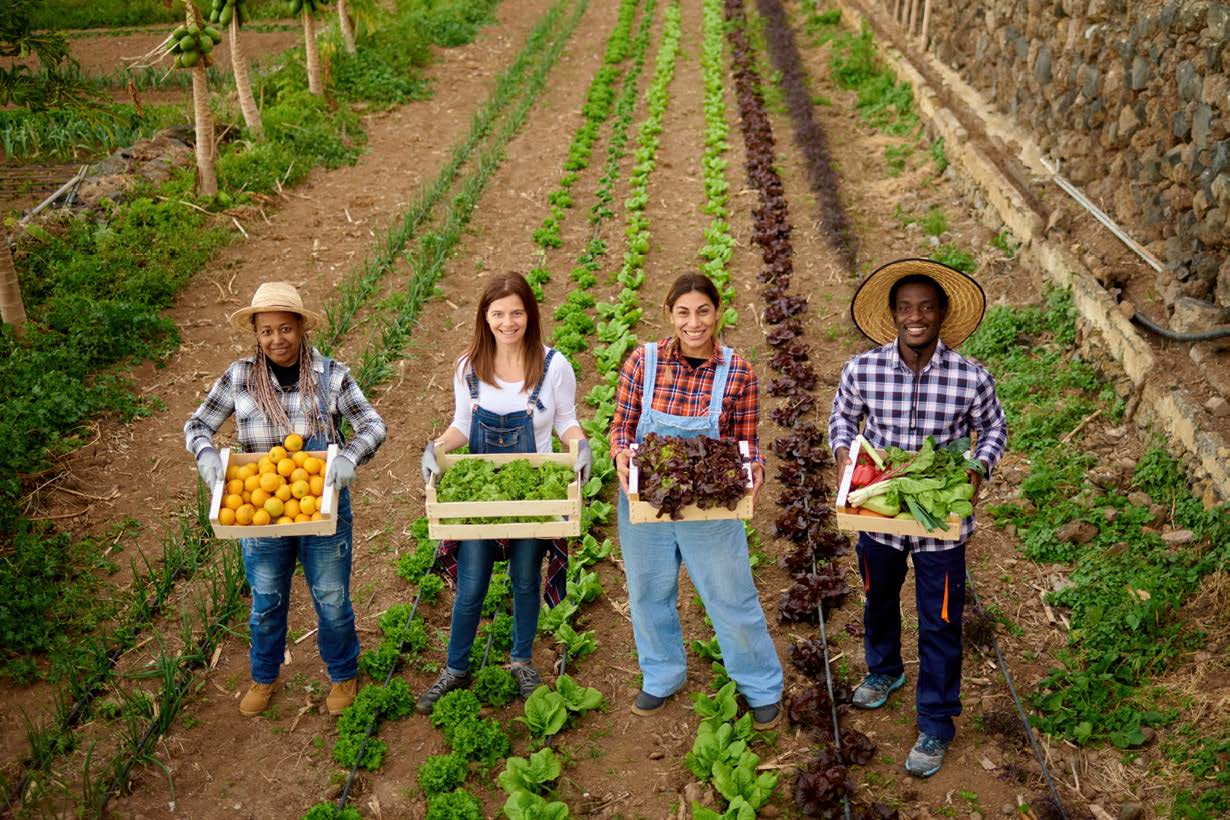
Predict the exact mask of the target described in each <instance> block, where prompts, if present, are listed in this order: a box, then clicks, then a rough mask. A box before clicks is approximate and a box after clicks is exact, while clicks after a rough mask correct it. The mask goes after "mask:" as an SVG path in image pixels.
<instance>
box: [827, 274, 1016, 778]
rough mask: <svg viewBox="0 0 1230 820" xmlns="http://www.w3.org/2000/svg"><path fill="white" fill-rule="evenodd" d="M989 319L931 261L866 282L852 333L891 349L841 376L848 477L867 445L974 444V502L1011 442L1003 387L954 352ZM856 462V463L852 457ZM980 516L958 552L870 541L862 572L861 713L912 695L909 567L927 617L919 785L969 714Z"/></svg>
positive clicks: (838, 441)
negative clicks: (966, 622) (965, 707)
mask: <svg viewBox="0 0 1230 820" xmlns="http://www.w3.org/2000/svg"><path fill="white" fill-rule="evenodd" d="M985 310H986V297H985V295H984V294H983V292H982V288H981V286H979V284H978V283H977V282H976V281H974V279H972V278H971V277H969V276H967V275H965V274H964V273H961V272H960V271H957V270H954V269H952V268H950V267H948V266H946V265H942V264H940V263H938V262H933V261H931V260H927V259H902V260H899V261H896V262H891V263H889V264H887V265H884V266H883V267H881V268H880V269H878V270H876V271H875V272H873V273H872V274H871V275H870V276H868V277H867V278H866V279H865V280H864V281H863V283H862V284H861V285H860V286H859V289H858V290H857V291H856V292H855V294H854V300H853V303H852V304H851V308H850V312H851V315H852V316H853V319H854V324H855V325H856V326H857V327H858V329H859V330H861V331H862V332H863V334H864V335H865V336H867V337H868V338H869V339H871V340H872V341H874V342H876V343H878V344H879V345H881V346H880V347H876V348H874V349H872V350H869V351H867V352H866V353H862V354H859V355H858V356H855V357H854V358H853V359H851V360H850V361H849V362H848V363H847V364H846V366H845V368H844V369H843V370H842V372H841V381H840V383H839V385H838V388H837V395H836V397H834V399H833V412H832V415H831V416H830V417H829V444H830V446H831V447H832V448H833V455H834V457H835V458H836V460H837V474H838V475H841V474H842V472H843V471H844V470H845V467H846V465H847V464H849V462H850V459H851V453H850V446H851V444H852V443H853V441H854V439H855V437H856V436H857V435H858V433H859V426H860V424H862V425H863V429H862V434H863V436H864V437H865V438H866V439H867V441H869V442H870V443H871V445H872V446H873V447H878V448H883V447H889V446H892V447H899V448H901V449H903V450H907V451H910V452H916V451H918V450H919V449H921V448H922V446H923V442H924V441H925V440H926V438H927V437H928V436H934V437H935V443H936V446H942V445H944V444H947V443H948V442H951V441H954V440H956V439H960V438H965V437H968V436H970V434H971V433H976V434H977V436H978V438H977V443H976V444H975V446H974V458H975V459H976V460H977V461H979V462H980V463H981V466H982V468H983V471H982V473H978V472H973V471H971V473H970V478H971V480H972V482H973V484H974V498H975V500H976V499H977V493H978V487H979V485H980V484H981V482H982V480H983V476H984V475H990V472H991V470H992V469H994V467H995V465H996V463H997V462H998V461H999V459H1000V456H1001V455H1003V452H1004V447H1005V446H1006V445H1007V442H1008V429H1007V426H1006V424H1005V422H1004V411H1003V409H1002V408H1001V407H1000V404H999V399H998V397H997V396H996V395H995V382H994V381H993V380H992V378H991V374H990V373H988V372H987V371H986V369H985V368H984V367H982V366H981V365H979V364H975V363H974V362H971V361H969V360H968V359H965V358H963V357H962V356H960V355H959V354H958V353H957V352H956V351H955V350H954V349H953V348H955V347H956V346H958V345H960V344H961V343H962V342H963V341H965V339H966V338H967V337H968V336H969V335H970V334H971V333H973V332H974V330H975V329H976V328H977V327H978V324H979V323H980V322H981V321H982V315H983V312H984V311H985ZM854 455H855V456H857V454H854ZM973 531H974V518H973V516H972V515H971V516H970V517H968V518H966V519H965V520H964V521H963V522H962V523H961V537H960V539H959V540H956V541H941V540H938V539H934V538H919V537H913V536H897V535H886V534H883V533H875V534H869V533H860V535H859V540H858V568H859V572H860V573H861V574H862V577H863V590H864V593H865V596H866V598H865V603H864V607H863V622H864V638H863V648H864V652H865V655H866V659H867V670H868V674H867V677H866V678H864V679H863V682H862V683H861V684H859V686H858V688H857V689H856V690H855V692H854V705H855V706H858V707H860V708H863V709H876V708H879V707H880V706H883V705H884V703H885V702H886V701H887V700H888V696H889V695H890V694H891V693H892V692H893V690H895V689H898V688H900V687H901V686H903V685H904V684H905V666H904V664H903V662H902V659H901V607H900V601H901V585H902V584H903V583H904V581H905V574H906V556H907V555H910V556H912V560H913V563H914V587H915V597H916V599H917V607H918V684H917V688H916V692H915V703H916V709H917V713H918V715H917V722H918V729H919V735H918V740H917V742H916V743H915V744H914V748H913V749H912V750H911V751H910V753H909V756H908V757H907V758H906V762H905V768H906V771H908V772H909V773H910V774H913V775H915V776H918V777H929V776H931V775H933V774H935V773H936V772H937V771H939V769H940V765H941V764H942V763H943V760H944V752H945V751H946V750H947V748H948V746H949V744H950V743H951V742H952V740H953V737H954V736H955V734H956V729H955V726H954V723H953V717H954V716H956V715H959V714H960V713H961V614H962V609H963V607H964V604H965V542H966V541H967V540H968V539H969V536H970V535H971V534H972V533H973Z"/></svg>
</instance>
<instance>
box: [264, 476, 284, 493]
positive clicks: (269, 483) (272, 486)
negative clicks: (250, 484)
mask: <svg viewBox="0 0 1230 820" xmlns="http://www.w3.org/2000/svg"><path fill="white" fill-rule="evenodd" d="M260 482H261V489H262V490H264V491H265V492H267V493H272V492H273V491H274V490H276V489H277V488H278V487H281V486H282V483H283V482H282V476H280V475H278V474H277V473H265V474H264V475H263V476H261V477H260Z"/></svg>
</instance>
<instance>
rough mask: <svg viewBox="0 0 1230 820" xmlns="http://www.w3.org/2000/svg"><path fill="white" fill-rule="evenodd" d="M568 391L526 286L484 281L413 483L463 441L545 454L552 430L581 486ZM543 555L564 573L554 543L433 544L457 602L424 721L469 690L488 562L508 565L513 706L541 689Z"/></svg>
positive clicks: (582, 462) (584, 473)
mask: <svg viewBox="0 0 1230 820" xmlns="http://www.w3.org/2000/svg"><path fill="white" fill-rule="evenodd" d="M576 392H577V379H576V374H575V373H573V371H572V365H570V364H569V363H568V360H567V359H566V358H564V356H563V355H561V354H559V353H557V352H556V351H555V350H553V349H551V348H548V347H546V346H544V345H543V343H542V325H541V323H540V321H539V317H538V302H537V300H536V299H535V298H534V292H533V291H532V290H531V289H530V286H529V283H528V282H526V281H525V278H524V277H523V276H521V275H520V274H518V273H505V274H501V275H498V276H494V277H492V278H491V280H490V281H489V282H488V283H487V286H486V287H485V288H484V289H483V293H482V296H481V297H480V298H479V301H478V315H477V317H476V319H475V322H474V336H473V338H472V340H471V342H470V347H469V349H468V350H467V351H466V352H465V354H464V355H463V356H462V357H461V358H460V359H458V360H457V367H456V369H455V371H454V373H453V396H454V404H455V412H454V414H453V422H452V424H451V425H449V428H448V429H447V430H445V431H444V435H442V436H440V438H438V439H436V440H435V441H429V442H428V443H427V448H426V450H424V451H423V480H424V481H427V480H429V478H430V476H431V475H432V474H436V475H438V474H439V473H440V467H439V465H438V464H437V463H436V452H442V453H447V452H450V451H452V450H455V449H457V448H458V447H460V446H461V445H463V444H467V443H468V444H469V446H470V452H471V453H549V452H551V431H552V428H554V430H555V432H556V434H557V435H559V437H560V440H561V441H563V442H564V444H565V445H567V444H569V443H570V442H572V441H576V442H578V445H579V451H578V456H577V470H578V471H580V472H581V481H582V483H583V482H585V481H587V480H588V479H589V472H590V469H591V467H592V466H593V453H592V452H591V450H590V447H589V442H588V441H586V440H585V434H584V433H583V432H582V430H581V427H580V425H579V424H577V411H576ZM548 551H551V552H552V553H553V554H552V562H551V565H552V566H553V567H559V566H562V567H565V568H566V567H567V564H568V557H567V544H566V542H562V541H543V540H540V539H535V538H514V539H508V540H501V541H492V540H483V541H460V542H451V543H450V542H444V543H443V544H441V559H440V560H441V562H442V564H443V566H444V568H445V569H446V570H447V571H449V572H450V573H454V574H455V577H456V581H457V598H456V600H455V601H454V603H453V620H452V624H451V626H450V628H449V638H448V663H447V664H446V665H445V667H444V670H443V671H442V672H441V673H440V676H439V677H438V678H437V679H436V682H435V683H433V684H432V685H431V686H430V687H428V689H427V691H426V692H424V693H423V695H422V696H421V697H420V698H419V700H418V703H417V704H415V709H416V710H417V711H418V712H419V713H420V714H430V713H431V710H432V708H433V707H434V706H435V703H436V701H437V700H439V699H440V698H441V697H442V696H443V695H444V694H445V693H447V692H450V691H452V690H453V689H457V688H459V687H463V686H466V685H467V684H468V683H469V682H470V672H469V667H470V649H471V648H472V647H473V645H474V636H475V634H476V633H477V631H478V621H479V617H480V615H481V614H482V606H483V598H484V597H486V594H487V587H488V585H489V584H490V582H491V570H492V567H493V566H494V565H495V562H496V561H502V560H507V561H508V574H509V578H510V580H511V581H512V592H513V647H512V652H511V653H510V656H511V661H512V665H511V666H510V667H509V671H510V672H512V674H513V677H514V678H516V680H517V685H518V688H519V690H520V693H521V697H522V698H527V697H529V696H530V695H531V694H532V693H533V691H534V690H535V689H536V688H538V687H539V686H541V685H542V677H541V676H540V675H539V674H538V672H537V670H535V669H534V666H533V664H532V663H531V650H532V648H533V642H534V635H535V633H536V632H537V630H538V610H539V600H538V595H539V587H540V585H541V572H540V570H541V567H542V559H543V556H544V555H546V554H547V552H548ZM561 557H562V562H561V561H560V558H561ZM561 577H562V573H561ZM560 598H561V595H560V591H559V589H558V585H556V586H554V587H553V586H552V585H550V584H549V585H548V590H547V600H548V602H549V603H551V604H552V605H554V604H556V603H559V600H560Z"/></svg>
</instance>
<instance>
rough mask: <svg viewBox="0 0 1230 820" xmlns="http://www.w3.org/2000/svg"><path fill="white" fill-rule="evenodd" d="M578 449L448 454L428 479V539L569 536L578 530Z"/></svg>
mask: <svg viewBox="0 0 1230 820" xmlns="http://www.w3.org/2000/svg"><path fill="white" fill-rule="evenodd" d="M576 458H577V447H576V444H575V443H573V444H572V446H571V448H570V450H569V452H567V453H527V454H521V453H510V454H501V455H451V454H443V453H439V452H437V454H436V461H437V462H438V463H439V465H440V469H441V470H442V471H443V472H442V474H441V475H440V477H439V479H436V478H435V477H434V476H433V477H432V480H431V481H429V482H428V483H427V534H428V536H429V537H431V538H447V539H457V540H463V539H477V538H568V537H572V536H577V535H580V534H581V504H582V500H581V484H580V481H579V479H578V477H577V474H576V472H574V466H573V465H574V464H575V463H576Z"/></svg>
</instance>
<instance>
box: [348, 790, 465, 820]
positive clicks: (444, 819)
mask: <svg viewBox="0 0 1230 820" xmlns="http://www.w3.org/2000/svg"><path fill="white" fill-rule="evenodd" d="M356 814H357V813H356ZM425 820H483V804H482V803H481V802H480V801H479V799H478V798H477V797H475V796H474V795H472V794H470V793H469V792H468V791H466V790H465V789H455V790H453V791H451V792H443V793H439V794H436V796H435V797H433V798H431V800H430V801H428V803H427V817H426V818H425Z"/></svg>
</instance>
